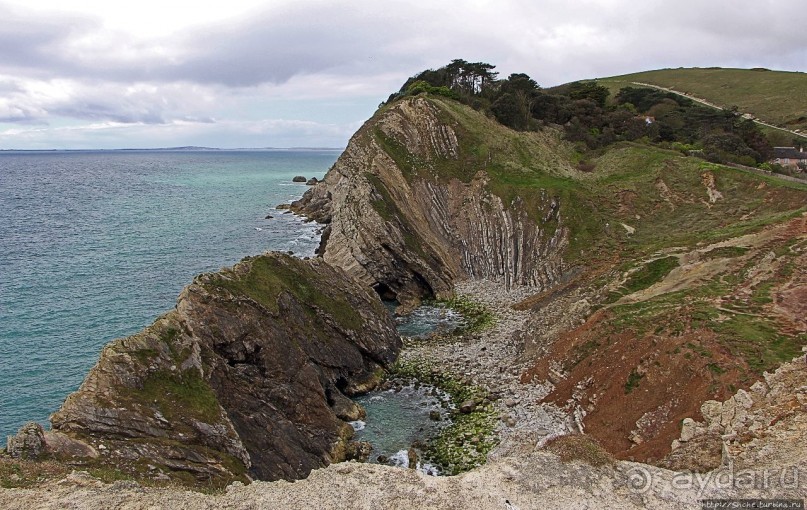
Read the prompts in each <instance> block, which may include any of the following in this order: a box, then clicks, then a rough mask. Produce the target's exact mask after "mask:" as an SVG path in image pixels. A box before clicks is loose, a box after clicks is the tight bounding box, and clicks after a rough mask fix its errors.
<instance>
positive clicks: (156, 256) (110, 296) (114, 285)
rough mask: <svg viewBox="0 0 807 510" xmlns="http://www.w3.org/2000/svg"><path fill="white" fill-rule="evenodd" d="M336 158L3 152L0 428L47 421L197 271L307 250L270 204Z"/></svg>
mask: <svg viewBox="0 0 807 510" xmlns="http://www.w3.org/2000/svg"><path fill="white" fill-rule="evenodd" d="M338 156H339V151H313V150H304V151H187V152H163V151H69V152H60V151H48V152H5V151H3V152H0V359H2V363H0V436H4V435H6V434H13V433H15V432H16V430H17V428H18V427H19V426H20V425H22V424H23V423H24V422H25V421H28V420H36V421H39V422H40V423H43V424H44V423H46V422H47V417H48V415H49V414H50V413H52V412H53V411H55V410H56V409H57V408H58V407H59V406H60V405H61V403H62V401H63V400H64V398H65V397H66V396H67V395H68V394H69V393H70V392H72V391H74V390H75V389H76V388H78V386H79V384H80V383H81V381H82V380H83V378H84V376H85V375H86V373H87V371H88V370H89V369H90V368H91V367H92V365H93V364H94V363H95V361H96V359H97V358H98V354H99V352H100V349H101V347H102V346H103V345H104V344H106V343H107V342H109V341H110V340H112V339H114V338H118V337H122V336H126V335H130V334H133V333H135V332H137V331H139V330H140V329H142V328H143V327H144V326H147V325H148V324H150V323H151V322H152V321H153V320H154V319H155V318H156V317H157V316H158V315H160V314H162V313H164V312H166V311H168V310H169V309H171V308H172V307H173V306H174V303H175V300H176V297H177V295H178V294H179V292H180V290H181V289H182V287H183V286H185V285H187V284H188V283H190V282H191V280H192V279H193V277H194V276H195V275H196V274H199V273H202V272H206V271H214V270H217V269H219V268H221V267H223V266H230V265H232V264H234V263H235V262H238V261H239V260H240V259H241V258H243V257H245V256H247V255H256V254H259V253H261V252H263V251H265V250H269V249H272V250H280V251H289V250H292V251H294V252H295V253H297V254H301V255H307V254H312V253H313V250H314V249H315V247H316V246H317V244H318V242H319V235H318V233H317V226H316V225H315V224H306V223H303V222H302V220H300V219H299V218H297V217H295V216H293V215H291V214H283V211H277V210H275V206H276V205H278V204H280V203H288V202H290V201H292V200H294V199H296V198H299V196H300V195H301V194H302V193H303V192H305V190H306V189H307V187H306V186H305V185H304V184H294V183H292V182H291V180H292V177H294V176H295V175H304V176H305V177H307V178H308V177H317V178H322V177H323V176H324V174H325V172H326V171H327V170H328V168H329V167H330V166H331V165H332V164H333V163H334V161H335V160H336V158H337V157H338ZM266 215H272V216H274V218H272V219H265V216H266Z"/></svg>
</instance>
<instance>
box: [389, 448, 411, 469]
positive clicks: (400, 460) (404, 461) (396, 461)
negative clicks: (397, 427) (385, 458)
mask: <svg viewBox="0 0 807 510" xmlns="http://www.w3.org/2000/svg"><path fill="white" fill-rule="evenodd" d="M389 460H390V462H392V465H393V466H395V467H405V468H408V467H409V452H408V451H406V450H399V451H398V453H396V454H395V455H391V456H390V458H389Z"/></svg>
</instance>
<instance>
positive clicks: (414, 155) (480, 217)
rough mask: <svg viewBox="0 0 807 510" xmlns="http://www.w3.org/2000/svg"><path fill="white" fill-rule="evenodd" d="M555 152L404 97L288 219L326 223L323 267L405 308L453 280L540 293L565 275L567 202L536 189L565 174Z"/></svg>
mask: <svg viewBox="0 0 807 510" xmlns="http://www.w3.org/2000/svg"><path fill="white" fill-rule="evenodd" d="M557 145H559V144H558V140H557V138H556V137H553V136H552V134H551V133H529V134H523V133H521V134H520V133H517V132H514V131H512V130H509V129H507V128H505V127H504V126H501V125H500V124H498V123H496V122H495V121H493V120H491V119H489V118H487V117H485V116H484V115H482V114H481V113H479V112H476V111H474V110H472V109H471V108H468V107H466V106H463V105H461V104H459V103H456V102H453V101H450V100H443V99H441V98H435V97H414V98H407V99H404V100H401V101H397V102H395V103H392V104H390V105H387V106H384V107H382V108H381V109H380V110H379V111H378V112H377V113H376V115H375V116H374V117H373V118H372V119H370V120H369V121H368V122H367V123H366V124H365V125H364V126H363V127H362V128H361V129H360V130H359V131H358V132H357V133H356V134H355V135H354V136H353V138H352V139H351V141H350V143H349V144H348V146H347V148H346V150H345V152H344V153H343V154H342V156H341V157H340V158H339V160H338V161H337V162H336V164H335V165H334V167H333V168H332V169H331V170H330V171H329V172H328V174H327V175H326V177H325V179H324V181H323V182H321V183H320V184H318V185H317V186H316V187H314V188H313V189H311V190H309V191H308V192H307V193H306V194H305V196H304V197H303V198H302V199H301V200H299V201H297V202H296V203H294V204H293V209H294V210H296V211H298V212H300V213H302V214H305V215H307V216H308V217H310V218H312V219H315V220H317V221H320V222H323V223H328V224H329V226H328V228H327V230H326V232H325V236H324V240H323V246H322V247H321V248H320V252H321V254H322V256H323V257H324V259H325V260H326V261H328V262H330V263H332V264H334V265H336V266H339V267H342V268H344V269H345V270H346V271H348V272H349V273H351V274H353V275H354V276H356V277H357V278H359V279H360V281H362V282H363V283H364V284H365V285H367V286H373V287H375V288H376V289H377V290H379V291H380V292H381V293H382V294H383V295H389V297H393V296H394V297H397V299H398V300H399V301H400V302H402V303H404V304H411V303H413V302H416V301H417V299H419V298H420V297H423V296H438V297H439V296H447V295H450V294H451V292H452V282H453V281H454V280H455V279H457V278H476V279H489V280H493V281H499V282H502V283H505V284H506V285H510V284H521V285H531V286H535V287H537V288H539V289H540V288H543V287H545V286H548V285H550V284H552V283H554V282H557V281H558V280H559V279H560V278H561V277H562V275H563V273H564V271H565V270H566V269H567V265H566V264H565V263H564V261H563V258H562V253H563V251H564V249H566V247H567V245H568V244H569V239H568V235H569V230H568V228H567V226H566V221H565V217H564V212H563V211H564V204H563V201H562V200H561V199H560V196H559V195H558V194H556V193H552V192H550V191H548V190H547V188H548V187H547V186H542V182H539V181H540V179H542V178H543V179H550V180H551V179H552V177H551V174H552V172H556V171H557V169H559V168H567V167H568V163H566V162H565V159H564V158H563V157H562V156H561V155H560V153H559V149H558V147H557ZM514 154H517V155H518V156H517V157H513V155H514ZM513 177H518V178H517V179H513ZM525 183H526V184H527V185H526V186H525Z"/></svg>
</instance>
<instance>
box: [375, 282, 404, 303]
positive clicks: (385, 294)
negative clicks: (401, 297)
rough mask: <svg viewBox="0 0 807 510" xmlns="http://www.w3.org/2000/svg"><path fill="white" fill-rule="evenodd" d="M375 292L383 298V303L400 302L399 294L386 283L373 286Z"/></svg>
mask: <svg viewBox="0 0 807 510" xmlns="http://www.w3.org/2000/svg"><path fill="white" fill-rule="evenodd" d="M373 290H374V291H376V294H378V295H379V296H380V297H381V300H382V301H396V302H397V301H398V294H396V293H395V291H394V290H392V289H391V288H389V286H388V285H387V284H385V283H381V282H379V283H376V284H375V285H373Z"/></svg>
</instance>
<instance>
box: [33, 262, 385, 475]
mask: <svg viewBox="0 0 807 510" xmlns="http://www.w3.org/2000/svg"><path fill="white" fill-rule="evenodd" d="M399 349H400V338H399V337H398V335H397V333H396V331H395V326H394V323H393V321H392V319H391V318H390V316H389V314H388V313H387V312H386V310H385V309H384V307H383V305H382V304H381V302H380V301H379V300H378V297H377V296H376V295H374V294H373V293H372V292H371V291H370V290H368V289H366V288H365V287H363V286H361V285H358V284H357V283H356V282H355V281H354V280H353V279H351V278H349V277H348V276H347V275H346V274H345V273H344V272H342V271H341V270H339V269H336V268H333V267H332V266H330V265H328V264H326V263H324V262H323V261H321V260H310V261H303V260H299V259H295V258H292V257H289V256H285V255H280V254H266V255H262V256H259V257H254V258H247V259H245V260H244V261H242V262H241V263H239V264H237V265H236V266H234V267H233V268H232V269H229V270H222V271H221V272H218V273H209V274H203V275H200V276H199V277H197V278H196V279H195V280H194V282H193V284H191V285H189V286H188V287H186V288H185V289H184V290H183V292H182V294H181V295H180V297H179V299H178V301H177V306H176V309H175V310H174V311H172V312H169V313H168V314H166V315H164V316H163V317H161V318H159V319H158V320H157V321H155V323H154V324H153V325H151V326H150V327H148V328H146V329H145V330H144V331H143V332H141V333H138V334H136V335H133V336H131V337H128V338H124V339H120V340H117V341H114V342H112V343H110V344H109V345H107V346H106V347H105V348H104V350H103V352H102V354H101V357H100V359H99V361H98V363H97V364H96V366H95V367H94V368H93V369H92V370H91V371H90V373H89V374H88V376H87V378H86V379H85V381H84V383H83V384H82V386H81V388H80V389H79V390H78V391H76V392H75V393H73V394H72V395H70V396H69V397H68V398H67V400H66V401H65V403H64V405H63V406H62V408H61V409H60V410H59V411H58V412H56V413H55V414H54V415H53V416H52V417H51V422H52V425H53V430H54V432H53V433H51V434H49V435H48V436H46V438H45V441H46V443H48V444H49V447H50V451H51V452H52V453H55V454H56V456H57V457H59V456H60V455H61V456H62V457H69V456H70V453H73V454H76V453H78V455H79V456H78V457H77V458H73V459H70V460H72V461H73V462H74V463H78V464H79V465H82V464H84V465H87V466H90V467H92V466H109V467H113V468H115V469H119V470H121V471H124V472H128V474H137V475H139V476H145V477H149V478H156V479H164V478H172V479H178V480H185V481H188V482H196V483H198V482H200V481H206V482H208V483H217V482H226V481H229V480H232V479H237V478H246V477H252V478H258V479H264V480H275V479H297V478H302V477H305V476H307V475H308V473H309V472H310V471H311V470H312V469H314V468H317V467H321V466H325V465H328V464H329V463H331V462H336V461H340V460H344V459H345V458H346V457H347V456H349V450H350V447H349V439H350V437H351V435H352V428H351V427H350V426H349V425H347V424H346V423H345V421H344V420H350V419H357V418H358V417H359V416H360V412H361V410H360V409H359V408H357V407H356V406H355V405H354V404H352V402H351V401H350V400H349V399H347V397H346V396H345V395H350V394H351V393H353V392H356V391H366V390H367V389H369V388H371V387H372V386H373V384H375V382H376V381H377V379H378V376H379V372H380V369H381V368H382V367H384V366H387V365H388V364H389V363H391V362H392V361H394V359H395V357H396V355H397V352H398V350H399ZM81 443H84V444H85V445H86V446H85V447H84V449H83V451H82V450H77V449H76V448H75V447H74V448H72V450H71V451H67V450H68V449H67V448H64V447H60V445H64V444H69V445H75V444H81ZM188 475H191V476H190V477H189V476H188Z"/></svg>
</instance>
